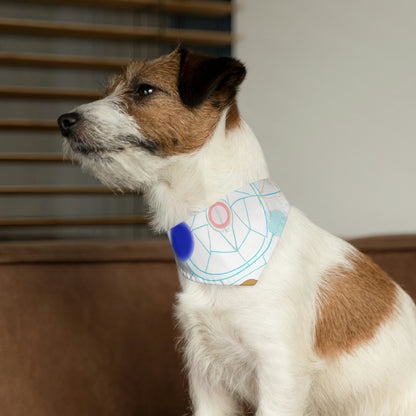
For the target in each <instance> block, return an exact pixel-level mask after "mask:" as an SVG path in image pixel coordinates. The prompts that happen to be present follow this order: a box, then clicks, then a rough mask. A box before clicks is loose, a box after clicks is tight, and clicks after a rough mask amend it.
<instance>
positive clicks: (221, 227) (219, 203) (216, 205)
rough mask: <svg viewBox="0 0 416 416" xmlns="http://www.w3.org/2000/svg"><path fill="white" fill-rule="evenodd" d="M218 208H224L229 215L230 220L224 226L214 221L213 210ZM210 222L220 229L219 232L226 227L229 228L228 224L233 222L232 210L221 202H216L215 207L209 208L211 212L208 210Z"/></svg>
mask: <svg viewBox="0 0 416 416" xmlns="http://www.w3.org/2000/svg"><path fill="white" fill-rule="evenodd" d="M218 206H220V207H222V208H224V209H225V211H226V213H227V214H228V218H227V220H226V221H225V222H224V223H223V224H218V223H216V222H215V221H213V220H212V210H213V209H215V208H216V207H218ZM208 220H209V222H210V223H211V224H212V226H213V227H215V228H218V229H219V230H222V229H224V228H225V227H227V226H228V224H229V223H230V221H231V210H230V208H229V207H228V206H227V205H226V204H224V202H221V201H220V202H216V203H215V204H214V205H211V206H210V207H209V210H208Z"/></svg>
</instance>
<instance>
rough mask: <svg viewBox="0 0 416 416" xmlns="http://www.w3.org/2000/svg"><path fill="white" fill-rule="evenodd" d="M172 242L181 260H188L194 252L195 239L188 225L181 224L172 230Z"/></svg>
mask: <svg viewBox="0 0 416 416" xmlns="http://www.w3.org/2000/svg"><path fill="white" fill-rule="evenodd" d="M170 242H171V244H172V247H173V251H174V252H175V255H176V257H177V258H178V259H179V260H182V261H186V260H188V259H189V258H190V257H191V255H192V253H193V251H194V237H193V236H192V231H191V229H190V228H189V226H188V224H186V223H185V222H181V223H180V224H178V225H176V226H175V227H173V228H172V229H171V230H170Z"/></svg>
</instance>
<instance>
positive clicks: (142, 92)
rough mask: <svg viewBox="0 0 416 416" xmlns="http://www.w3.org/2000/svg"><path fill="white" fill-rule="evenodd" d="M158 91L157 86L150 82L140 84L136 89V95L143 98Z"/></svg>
mask: <svg viewBox="0 0 416 416" xmlns="http://www.w3.org/2000/svg"><path fill="white" fill-rule="evenodd" d="M155 91H156V87H153V86H152V85H149V84H140V85H139V86H138V87H137V88H136V89H135V90H134V95H135V96H136V97H139V98H142V97H147V96H149V95H151V94H153V93H154V92H155Z"/></svg>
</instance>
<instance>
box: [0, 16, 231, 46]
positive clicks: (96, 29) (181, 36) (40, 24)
mask: <svg viewBox="0 0 416 416" xmlns="http://www.w3.org/2000/svg"><path fill="white" fill-rule="evenodd" d="M0 32H3V33H13V34H16V33H17V34H19V35H22V34H25V35H38V36H55V37H72V38H87V39H91V38H98V39H113V40H120V41H123V40H134V41H148V42H166V43H171V44H176V43H178V42H180V41H182V42H185V43H187V44H191V45H208V46H221V45H229V44H230V43H232V41H233V36H232V35H231V34H230V33H222V32H216V31H207V30H193V29H160V28H145V29H143V28H125V27H120V26H114V25H105V26H103V25H86V24H79V23H71V24H69V23H55V22H47V21H31V20H18V19H0Z"/></svg>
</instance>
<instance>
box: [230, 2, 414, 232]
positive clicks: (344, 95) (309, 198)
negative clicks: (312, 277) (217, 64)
mask: <svg viewBox="0 0 416 416" xmlns="http://www.w3.org/2000/svg"><path fill="white" fill-rule="evenodd" d="M237 3H240V6H241V10H240V11H239V12H238V13H237V16H236V19H235V22H234V24H235V27H234V29H235V31H236V32H237V33H239V34H241V35H242V37H243V39H242V41H241V42H238V43H237V44H236V47H235V50H234V55H235V56H236V57H238V58H240V59H241V60H242V61H243V62H245V63H246V65H247V67H248V78H247V80H246V82H245V84H243V87H242V89H241V95H240V107H241V111H242V113H243V116H244V118H245V119H246V120H247V121H248V122H249V124H250V125H251V127H252V128H253V129H254V131H255V132H256V134H257V136H258V138H259V140H260V142H261V143H262V145H263V148H264V150H265V153H266V157H267V159H268V162H269V164H270V169H271V176H272V177H273V179H274V180H275V181H276V182H277V183H278V184H279V185H280V186H281V187H282V189H283V191H284V192H285V194H286V195H287V197H288V198H289V199H290V201H291V202H292V203H293V204H294V205H296V206H298V207H299V208H301V209H302V210H303V211H304V212H305V213H306V214H307V215H308V216H309V217H310V218H311V219H312V220H313V221H314V222H316V223H317V224H318V225H320V226H322V227H324V228H326V229H328V230H329V231H331V232H333V233H335V234H338V235H341V236H345V237H351V236H361V235H370V234H383V233H407V232H416V189H415V188H416V23H415V22H416V21H415V16H416V2H414V1H397V2H392V1H380V0H378V1H376V0H368V1H362V0H360V1H358V0H351V1H333V0H316V1H313V2H311V1H309V0H299V1H293V0H283V1H277V0H258V1H257V0H256V1H254V0H238V1H237Z"/></svg>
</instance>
